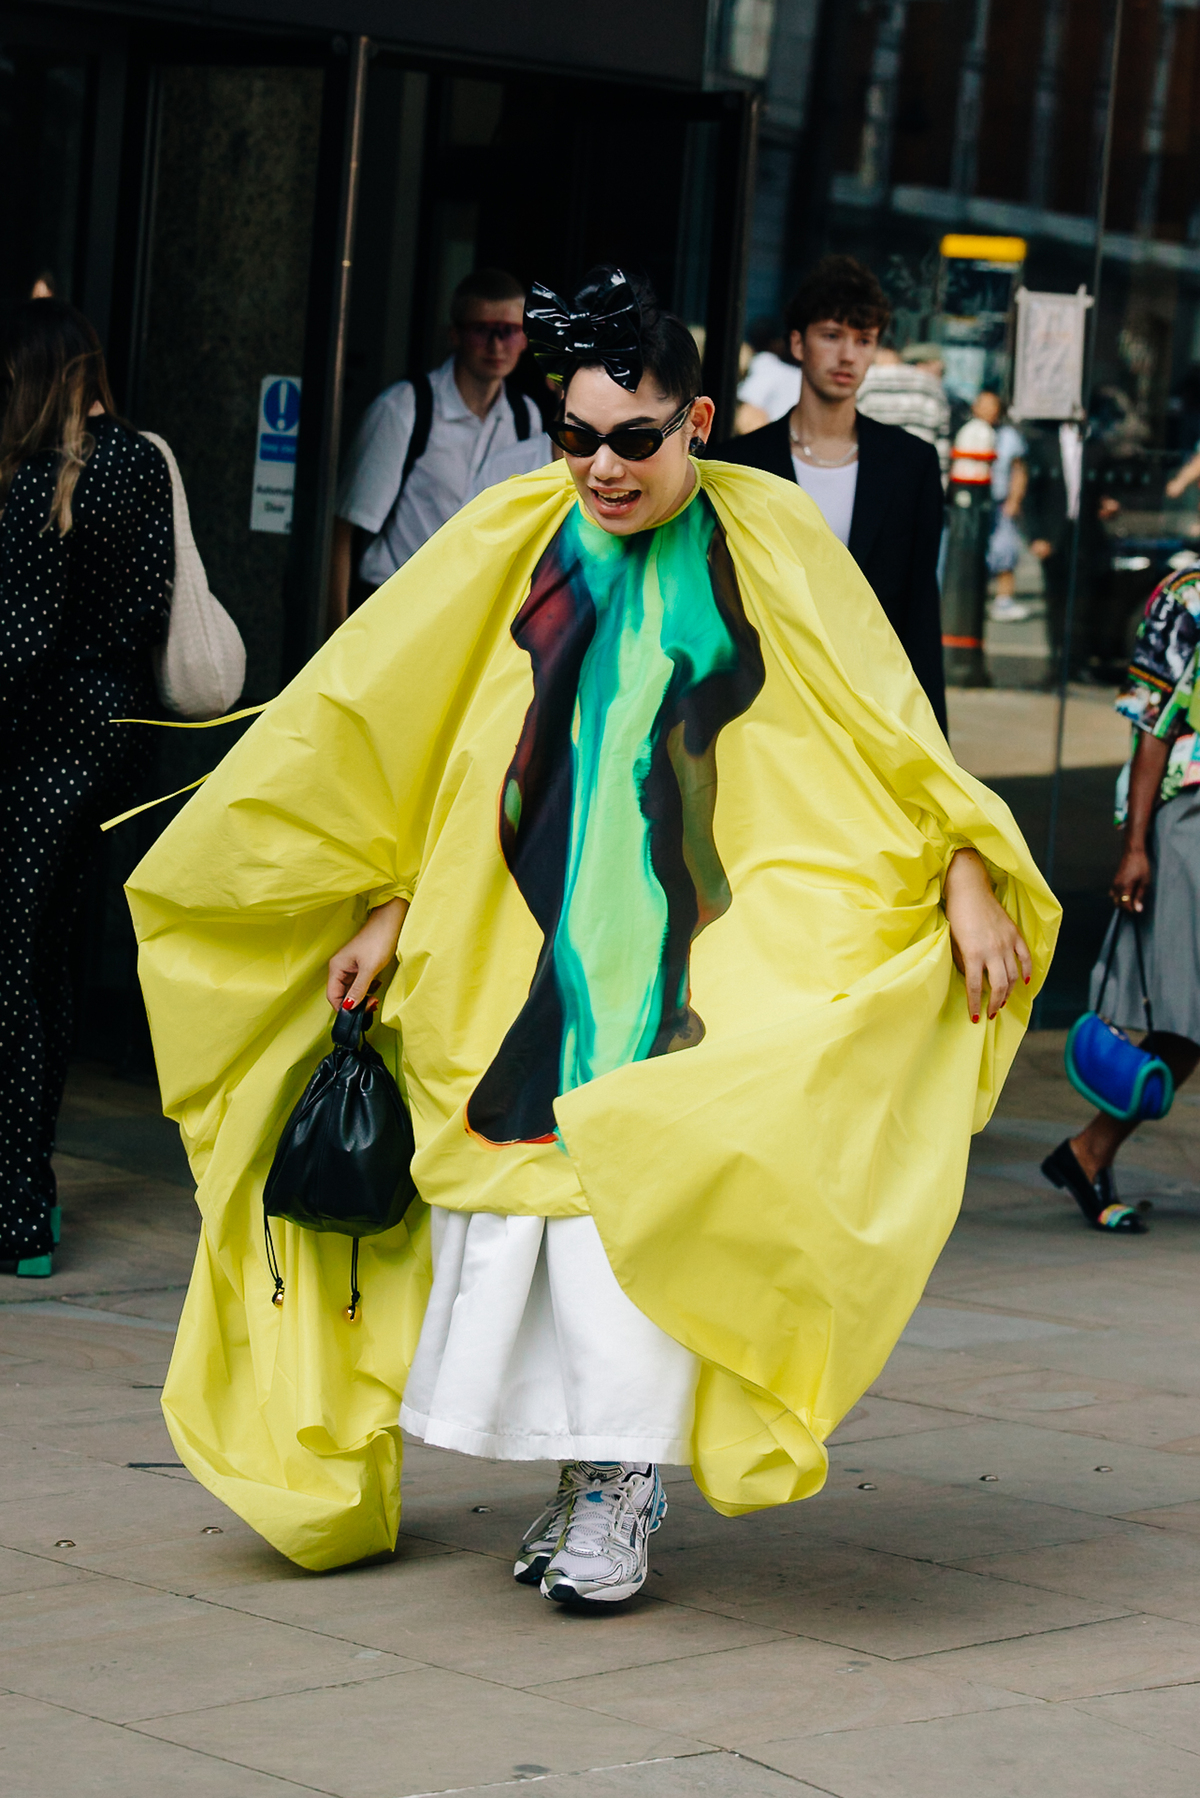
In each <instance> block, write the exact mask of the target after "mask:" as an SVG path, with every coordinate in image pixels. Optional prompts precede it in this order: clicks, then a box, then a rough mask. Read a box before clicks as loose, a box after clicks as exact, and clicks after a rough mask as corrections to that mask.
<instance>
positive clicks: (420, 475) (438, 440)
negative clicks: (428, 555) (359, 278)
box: [334, 356, 551, 587]
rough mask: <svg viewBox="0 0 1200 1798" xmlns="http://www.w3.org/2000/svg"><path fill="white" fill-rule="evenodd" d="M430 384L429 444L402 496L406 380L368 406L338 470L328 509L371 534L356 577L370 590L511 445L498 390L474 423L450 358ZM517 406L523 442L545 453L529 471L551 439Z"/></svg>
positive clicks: (408, 419) (409, 412)
mask: <svg viewBox="0 0 1200 1798" xmlns="http://www.w3.org/2000/svg"><path fill="white" fill-rule="evenodd" d="M429 383H430V386H431V387H432V389H433V420H432V423H431V424H430V427H429V442H428V443H427V444H426V446H425V452H424V454H423V455H422V456H421V457H420V458H419V460H418V461H417V463H416V465H415V467H414V468H413V471H412V473H411V474H410V475H409V477H408V485H407V486H406V487H405V489H404V492H403V494H400V477H401V475H402V474H403V472H404V458H405V456H406V455H407V454H408V445H409V442H410V440H411V437H412V430H413V422H414V419H415V417H416V399H415V397H414V394H413V389H412V383H411V382H410V381H397V382H396V384H395V386H393V387H387V388H385V389H384V391H383V392H382V393H381V394H380V395H379V398H378V399H376V400H373V401H372V403H371V404H370V405H369V406H368V407H367V410H366V412H365V413H364V414H363V420H362V423H361V424H360V425H359V427H358V431H357V432H356V434H355V438H354V442H353V444H352V445H351V447H350V452H349V454H348V455H347V457H346V461H345V466H344V467H343V470H342V478H341V481H340V483H339V485H338V495H337V502H336V504H335V506H334V510H335V512H336V513H337V516H338V517H339V518H345V519H347V520H348V521H349V522H350V523H351V524H355V525H358V527H359V528H360V529H361V530H364V531H370V532H371V534H372V537H373V541H372V542H371V543H369V544H368V545H367V548H366V550H365V551H364V553H363V557H362V561H361V562H360V564H359V570H358V572H359V574H360V576H361V577H362V579H363V580H364V581H367V582H368V583H369V584H370V585H371V586H374V587H377V586H380V585H381V584H382V583H383V582H384V581H386V580H387V579H388V578H389V577H390V576H391V575H393V574H395V572H396V570H397V568H402V567H403V566H404V564H405V562H407V561H408V559H409V557H410V556H412V555H415V554H416V552H417V550H419V549H420V547H421V545H422V544H423V543H426V542H428V540H429V538H430V537H432V536H433V534H434V532H435V531H438V530H440V529H441V527H442V526H443V525H444V524H445V522H446V520H447V519H448V518H452V517H453V516H454V514H455V513H456V512H457V511H458V509H459V507H460V506H462V505H464V504H465V503H466V501H467V500H468V499H469V498H470V497H471V495H472V494H474V493H478V492H480V491H481V489H482V488H483V487H485V486H488V485H489V484H490V482H489V480H488V479H487V478H486V477H487V469H486V467H485V465H486V464H487V463H488V461H489V459H490V458H491V457H492V456H494V455H496V454H497V453H498V452H501V451H504V450H507V449H511V448H512V446H513V445H515V444H516V443H517V441H518V439H517V432H516V426H515V424H514V422H513V415H512V409H511V408H510V406H509V403H508V399H507V397H506V395H505V394H504V392H503V391H501V393H500V395H499V397H498V398H497V399H496V401H495V403H494V404H493V406H492V408H491V410H490V411H489V412H488V414H487V416H486V417H485V418H477V417H476V416H475V414H474V412H472V411H471V408H470V407H469V406H468V405H467V403H466V401H465V400H464V399H463V397H462V394H461V393H460V392H459V391H458V384H457V382H456V381H455V379H454V358H453V357H452V356H451V357H450V358H449V359H448V360H447V361H445V362H443V363H442V366H441V367H440V368H435V369H434V370H433V371H432V372H431V374H430V376H429ZM518 403H522V402H518ZM523 403H524V405H525V406H527V407H528V409H529V427H530V438H529V442H530V443H532V442H533V441H534V439H539V440H540V445H541V446H543V447H544V450H545V454H544V455H542V456H541V457H540V459H539V460H538V461H531V462H528V466H529V467H538V466H540V463H541V462H548V461H549V460H550V455H551V446H550V440H549V438H547V437H545V436H544V435H543V434H542V430H541V422H542V421H541V419H540V418H539V417H538V412H537V408H536V406H535V405H534V404H533V401H532V400H530V399H525V400H524V401H523ZM534 453H536V452H535V451H530V454H534ZM397 495H399V496H400V498H399V504H397V503H396V501H397Z"/></svg>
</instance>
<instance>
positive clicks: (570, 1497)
mask: <svg viewBox="0 0 1200 1798" xmlns="http://www.w3.org/2000/svg"><path fill="white" fill-rule="evenodd" d="M584 1470H586V1471H584ZM592 1471H593V1470H592V1468H591V1467H590V1466H589V1465H588V1463H587V1462H586V1461H568V1462H567V1464H566V1466H565V1467H564V1468H563V1470H562V1472H561V1474H560V1475H559V1479H558V1491H557V1492H556V1493H555V1494H554V1497H553V1498H552V1499H551V1500H550V1503H549V1504H548V1505H547V1506H546V1509H545V1510H544V1511H540V1512H539V1513H538V1515H537V1516H536V1517H535V1518H534V1520H533V1522H532V1523H531V1524H530V1526H529V1528H528V1529H527V1530H526V1531H525V1537H524V1540H523V1541H522V1543H521V1547H520V1549H519V1551H518V1553H517V1558H516V1560H515V1561H514V1563H513V1578H514V1579H515V1580H516V1581H517V1583H518V1584H519V1585H522V1586H539V1585H541V1582H542V1575H543V1573H545V1571H546V1569H547V1567H548V1566H549V1565H550V1557H551V1555H552V1554H553V1553H554V1551H555V1549H556V1548H557V1547H558V1545H559V1542H560V1541H561V1539H562V1533H563V1531H564V1530H565V1529H566V1527H567V1518H568V1517H569V1516H570V1515H571V1505H572V1503H573V1502H574V1499H575V1495H576V1493H577V1492H578V1491H579V1489H580V1486H581V1485H582V1484H586V1483H587V1479H588V1477H590V1475H591V1473H592Z"/></svg>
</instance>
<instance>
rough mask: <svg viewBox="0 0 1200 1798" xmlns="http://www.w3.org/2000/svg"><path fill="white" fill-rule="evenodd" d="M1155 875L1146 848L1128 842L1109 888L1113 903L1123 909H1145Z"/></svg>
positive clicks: (1130, 910)
mask: <svg viewBox="0 0 1200 1798" xmlns="http://www.w3.org/2000/svg"><path fill="white" fill-rule="evenodd" d="M1153 876H1154V870H1153V868H1152V867H1151V865H1150V857H1149V856H1148V855H1147V854H1146V851H1145V849H1144V848H1141V847H1138V846H1136V845H1129V844H1127V845H1126V847H1125V850H1124V852H1123V853H1122V856H1121V860H1120V862H1119V863H1118V866H1117V871H1116V873H1115V874H1114V875H1113V883H1112V886H1111V887H1110V888H1109V893H1110V895H1111V897H1112V900H1113V903H1114V904H1115V905H1119V906H1120V907H1121V910H1122V911H1128V912H1142V911H1145V909H1146V899H1147V897H1148V896H1149V892H1150V887H1151V884H1152V882H1153Z"/></svg>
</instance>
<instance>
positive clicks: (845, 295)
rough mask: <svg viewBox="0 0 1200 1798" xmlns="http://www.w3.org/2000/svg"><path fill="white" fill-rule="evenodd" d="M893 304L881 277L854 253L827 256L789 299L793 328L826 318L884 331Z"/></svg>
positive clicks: (856, 327) (802, 328) (787, 314)
mask: <svg viewBox="0 0 1200 1798" xmlns="http://www.w3.org/2000/svg"><path fill="white" fill-rule="evenodd" d="M891 316H892V308H891V305H890V304H889V302H888V297H887V295H886V293H884V291H883V288H882V287H881V286H880V285H879V281H878V278H877V277H876V276H875V275H874V274H873V273H872V272H871V270H870V269H869V268H867V267H865V265H864V264H863V263H861V262H859V261H858V260H857V259H856V258H855V257H853V256H824V257H822V259H821V261H820V262H818V264H817V266H816V268H814V269H813V270H812V272H811V273H810V274H808V275H806V276H805V277H804V279H803V281H801V283H800V285H799V287H798V288H797V289H796V291H795V293H794V294H793V295H792V297H791V299H790V300H789V301H788V303H787V308H786V310H785V312H784V323H785V324H786V326H787V328H788V330H789V331H806V330H807V329H808V327H809V325H815V324H818V323H819V322H820V320H821V319H823V318H832V319H836V321H837V323H838V324H839V325H849V326H850V327H851V329H852V330H855V331H871V330H877V331H880V332H883V331H885V330H886V329H887V327H888V324H889V323H890V321H891Z"/></svg>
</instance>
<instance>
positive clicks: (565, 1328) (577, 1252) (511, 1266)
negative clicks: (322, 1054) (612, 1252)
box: [400, 1206, 699, 1465]
mask: <svg viewBox="0 0 1200 1798" xmlns="http://www.w3.org/2000/svg"><path fill="white" fill-rule="evenodd" d="M432 1221H433V1261H434V1277H433V1291H432V1292H431V1293H430V1297H429V1308H428V1310H427V1311H426V1313H425V1321H424V1324H423V1325H422V1328H421V1337H420V1341H419V1343H418V1344H417V1352H416V1355H415V1357H414V1359H413V1364H412V1371H411V1373H410V1374H409V1376H408V1385H407V1387H406V1388H405V1393H404V1402H403V1404H402V1405H401V1407H400V1422H401V1425H402V1426H403V1428H404V1429H406V1430H408V1431H409V1432H410V1433H411V1434H412V1435H414V1436H418V1437H420V1439H421V1440H422V1441H424V1442H428V1443H431V1444H432V1445H434V1446H436V1447H438V1448H454V1449H458V1450H460V1452H461V1453H463V1454H467V1455H484V1456H487V1457H489V1458H490V1459H492V1460H498V1461H554V1460H561V1461H669V1462H674V1463H676V1464H678V1465H687V1464H689V1463H690V1462H691V1458H692V1449H691V1437H692V1416H693V1411H694V1408H695V1394H696V1376H697V1373H698V1371H699V1362H698V1361H697V1359H696V1357H695V1355H693V1354H692V1353H691V1352H690V1351H689V1350H688V1349H685V1348H683V1347H681V1345H680V1344H679V1343H677V1342H675V1341H674V1340H673V1339H672V1338H671V1337H670V1336H667V1335H666V1334H665V1333H664V1332H663V1331H662V1330H660V1329H659V1328H658V1326H657V1325H656V1324H652V1323H651V1322H650V1319H649V1318H648V1317H645V1316H643V1314H642V1313H641V1312H640V1311H639V1310H638V1309H637V1307H636V1305H634V1304H633V1303H632V1302H631V1301H630V1300H629V1299H627V1298H626V1296H625V1294H624V1293H623V1292H622V1291H621V1288H620V1287H619V1286H618V1284H617V1281H616V1277H615V1275H614V1274H613V1271H612V1268H611V1267H610V1266H609V1264H608V1257H607V1256H606V1254H605V1253H604V1247H603V1245H602V1243H601V1241H600V1236H599V1233H598V1232H597V1229H596V1226H595V1224H594V1223H593V1221H592V1219H591V1218H590V1217H558V1218H542V1217H501V1216H499V1215H498V1214H496V1213H495V1212H488V1211H474V1212H468V1211H446V1210H443V1209H441V1208H440V1207H438V1206H434V1207H433V1220H432Z"/></svg>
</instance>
